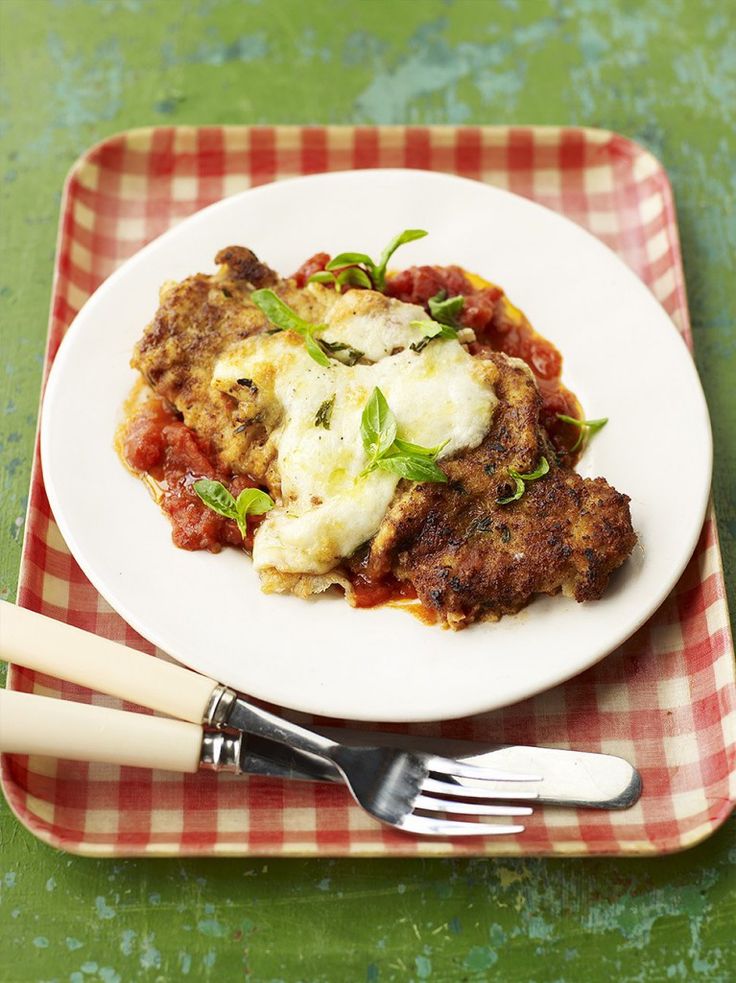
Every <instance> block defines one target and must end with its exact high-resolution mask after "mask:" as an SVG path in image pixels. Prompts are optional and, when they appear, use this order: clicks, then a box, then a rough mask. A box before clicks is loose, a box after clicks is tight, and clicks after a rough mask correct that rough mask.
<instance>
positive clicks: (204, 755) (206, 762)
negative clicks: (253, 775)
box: [199, 730, 243, 775]
mask: <svg viewBox="0 0 736 983" xmlns="http://www.w3.org/2000/svg"><path fill="white" fill-rule="evenodd" d="M242 743H243V735H242V734H226V733H225V732H224V731H219V730H216V731H205V732H204V734H203V736H202V749H201V751H200V757H199V766H200V768H203V769H204V770H205V771H229V772H231V773H232V774H235V775H237V774H238V773H239V772H240V750H241V746H242Z"/></svg>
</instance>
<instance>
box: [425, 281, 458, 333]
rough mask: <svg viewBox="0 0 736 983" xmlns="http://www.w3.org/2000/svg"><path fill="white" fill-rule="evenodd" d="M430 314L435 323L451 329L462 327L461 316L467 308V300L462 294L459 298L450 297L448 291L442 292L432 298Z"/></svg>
mask: <svg viewBox="0 0 736 983" xmlns="http://www.w3.org/2000/svg"><path fill="white" fill-rule="evenodd" d="M428 304H429V313H430V314H431V315H432V317H433V318H434V320H435V321H439V322H440V324H446V325H447V326H448V327H450V328H458V327H460V321H459V320H458V319H459V316H460V313H461V311H462V309H463V307H464V306H465V298H464V297H463V296H462V294H459V295H458V296H457V297H448V296H447V291H446V290H440V292H439V293H436V294H435V295H434V297H430V298H429V301H428Z"/></svg>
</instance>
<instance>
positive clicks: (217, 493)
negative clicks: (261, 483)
mask: <svg viewBox="0 0 736 983" xmlns="http://www.w3.org/2000/svg"><path fill="white" fill-rule="evenodd" d="M194 490H195V492H196V493H197V494H198V495H199V497H200V498H201V499H202V501H203V502H204V504H205V505H206V506H207V508H208V509H212V511H213V512H217V514H218V515H222V516H224V517H225V518H226V519H232V520H233V521H234V522H237V524H238V529H239V530H240V535H241V536H242V537H243V539H245V537H246V536H247V535H248V524H247V522H246V519H247V517H248V516H249V515H263V513H264V512H269V511H270V510H271V509H272V508H273V507H274V504H275V503H274V501H273V499H272V498H271V496H270V495H267V494H266V493H265V492H264V491H261V489H260V488H244V489H243V490H242V491H241V493H240V494H239V495H238V497H237V498H234V497H233V495H232V494H231V493H230V492H229V491H228V490H227V488H226V487H225V486H224V485H223V483H222V482H221V481H212V479H210V478H200V479H199V481H195V483H194Z"/></svg>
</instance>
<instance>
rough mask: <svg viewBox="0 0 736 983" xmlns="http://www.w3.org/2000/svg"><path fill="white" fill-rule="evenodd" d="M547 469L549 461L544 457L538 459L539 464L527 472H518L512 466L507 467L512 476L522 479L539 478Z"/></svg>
mask: <svg viewBox="0 0 736 983" xmlns="http://www.w3.org/2000/svg"><path fill="white" fill-rule="evenodd" d="M548 471H549V461H548V460H547V458H546V457H543V458H541V459H540V461H539V464H538V465H537V467H536V468H535V470H534V471H531V472H530V473H529V474H519V472H518V471H515V470H514V469H513V468H509V474H510V475H511V477H512V478H521V480H522V481H536V480H537V478H541V477H542V476H543V475H545V474H547V472H548Z"/></svg>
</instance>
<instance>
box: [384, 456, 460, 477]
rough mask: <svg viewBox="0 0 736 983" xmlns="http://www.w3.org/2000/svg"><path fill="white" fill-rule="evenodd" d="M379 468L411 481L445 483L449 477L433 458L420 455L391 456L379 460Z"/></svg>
mask: <svg viewBox="0 0 736 983" xmlns="http://www.w3.org/2000/svg"><path fill="white" fill-rule="evenodd" d="M377 467H379V468H383V470H384V471H392V472H393V473H394V474H398V475H400V476H401V477H402V478H408V479H409V480H410V481H421V482H445V481H447V475H446V474H445V472H444V471H443V470H442V469H441V468H440V467H438V465H437V464H436V463H435V462H434V460H433V459H432V458H431V457H428V456H425V455H418V454H389V455H388V456H386V457H381V458H379V460H378V462H377Z"/></svg>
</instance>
